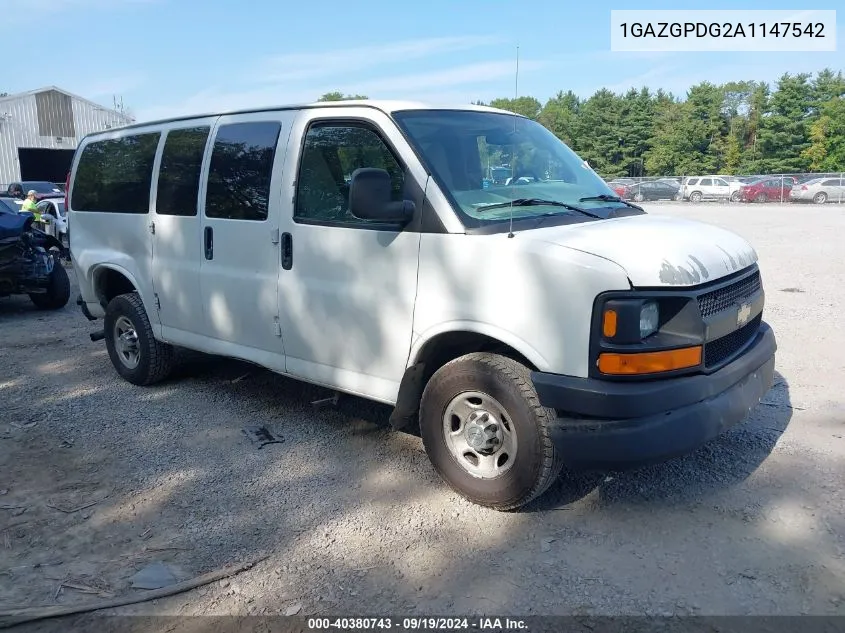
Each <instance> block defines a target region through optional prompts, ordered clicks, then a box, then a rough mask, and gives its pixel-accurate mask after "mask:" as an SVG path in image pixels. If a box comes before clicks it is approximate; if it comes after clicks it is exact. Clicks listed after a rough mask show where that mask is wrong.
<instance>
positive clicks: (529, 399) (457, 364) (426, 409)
mask: <svg viewBox="0 0 845 633" xmlns="http://www.w3.org/2000/svg"><path fill="white" fill-rule="evenodd" d="M467 392H482V393H484V394H485V395H489V396H490V397H492V398H494V399H495V400H496V401H498V403H500V404H501V405H502V407H503V408H504V410H505V414H506V416H507V417H509V424H510V425H509V426H508V424H507V423H508V420H505V426H506V427H507V428H510V429H511V430H512V431H513V432H514V433H515V435H516V439H517V447H516V451H515V452H516V457H515V458H514V459H513V463H512V465H511V466H510V468H509V469H508V470H507V471H506V472H504V473H503V474H501V475H499V476H496V477H493V478H489V479H481V478H478V477H476V476H473V475H471V474H470V473H469V472H468V471H467V470H466V469H465V468H464V466H462V465H461V464H459V462H458V459H457V458H456V457H455V456H454V455H453V453H452V451H451V450H450V448H449V446H448V445H447V441H446V431H445V428H444V417H445V414H446V411H447V407H448V406H449V403H450V402H451V401H452V399H453V398H455V397H456V396H459V395H460V394H461V393H467ZM555 417H556V415H555V412H554V411H553V410H551V409H547V408H545V407H543V406H541V405H540V402H539V399H538V397H537V392H536V391H535V389H534V385H533V383H532V382H531V378H530V373H529V370H528V369H527V368H526V367H525V366H524V365H522V364H520V363H518V362H516V361H514V360H512V359H510V358H507V357H504V356H499V355H496V354H489V353H480V352H479V353H472V354H467V355H466V356H461V357H460V358H457V359H455V360H453V361H451V362H449V363H447V364H446V365H444V366H443V367H441V368H440V369H438V370H437V371H436V372H435V373H434V375H433V376H432V377H431V380H429V381H428V384H427V385H426V388H425V390H424V392H423V396H422V402H421V403H420V416H419V419H420V434H421V436H422V440H423V445H424V446H425V450H426V453H427V454H428V457H429V459H430V460H431V463H432V464H433V465H434V468H435V470H437V472H438V474H439V475H440V476H441V477H442V478H443V480H444V481H445V482H446V483H447V484H448V485H449V486H450V487H451V488H452V489H453V490H455V492H457V493H458V494H460V495H461V496H463V497H465V498H466V499H468V500H469V501H472V502H473V503H476V504H478V505H481V506H486V507H489V508H493V509H496V510H503V511H506V510H515V509H517V508H519V507H521V506H524V505H525V504H527V503H529V502H530V501H531V500H533V499H535V498H536V497H538V496H540V495H541V494H542V493H543V492H545V491H546V489H547V488H548V487H549V485H551V484H552V482H554V481H555V479H557V477H558V476H559V475H560V471H561V468H562V467H563V462H562V460H561V457H560V452H559V451H558V450H557V448H556V446H555V443H554V441H553V439H552V429H551V426H552V424H553V423H554V421H555Z"/></svg>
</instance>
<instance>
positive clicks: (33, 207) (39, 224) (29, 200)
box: [21, 189, 47, 231]
mask: <svg viewBox="0 0 845 633" xmlns="http://www.w3.org/2000/svg"><path fill="white" fill-rule="evenodd" d="M21 211H22V212H27V213H31V214H32V215H34V216H35V222H34V224H35V226H36V228H39V229H41V230H42V231H43V230H44V229H45V228H46V226H45V225H46V222H47V218H44V217H43V216H42V215H41V212H40V211H39V210H38V205H37V203H36V202H35V190H34V189H30V190H29V191H28V192H27V194H26V200H24V202H23V205H22V206H21Z"/></svg>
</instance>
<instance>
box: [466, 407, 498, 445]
mask: <svg viewBox="0 0 845 633" xmlns="http://www.w3.org/2000/svg"><path fill="white" fill-rule="evenodd" d="M464 436H465V437H466V441H467V444H469V446H470V448H472V449H473V450H475V451H477V452H479V453H482V454H485V455H492V454H493V453H494V452H495V450H496V449H497V448H498V447H499V445H501V443H502V436H503V434H502V430H501V426H500V424H498V422H497V420H496V419H495V418H494V417H493V416H492V415H491V414H490V412H489V411H474V412H472V413H471V414H470V415H469V420H468V421H467V424H466V429H465V430H464Z"/></svg>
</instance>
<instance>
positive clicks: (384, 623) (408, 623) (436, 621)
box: [307, 617, 527, 631]
mask: <svg viewBox="0 0 845 633" xmlns="http://www.w3.org/2000/svg"><path fill="white" fill-rule="evenodd" d="M307 624H308V629H309V630H314V631H319V630H358V631H362V630H363V631H462V630H464V631H466V630H477V631H519V630H522V631H525V630H526V628H527V627H526V623H525V621H524V620H521V619H518V618H484V617H481V618H466V617H458V618H440V617H410V618H401V619H399V618H308V623H307Z"/></svg>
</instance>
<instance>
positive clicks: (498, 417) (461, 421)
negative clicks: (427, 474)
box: [443, 391, 517, 479]
mask: <svg viewBox="0 0 845 633" xmlns="http://www.w3.org/2000/svg"><path fill="white" fill-rule="evenodd" d="M443 438H444V440H445V442H446V447H447V448H448V449H449V453H450V454H451V456H452V458H453V459H454V460H455V461H456V462H457V463H458V465H460V466H461V468H463V469H464V470H465V471H466V472H467V473H469V474H470V475H472V476H473V477H478V478H479V479H492V478H494V477H499V476H500V475H502V474H504V473H505V472H507V471H508V470H509V469H510V468H511V466H513V464H514V461H515V459H516V451H517V438H516V432H515V429H514V427H513V422H512V421H511V418H510V415H509V414H508V412H507V411H506V410H505V408H504V407H503V406H502V405H501V404H500V403H499V402H498V401H497V400H496V399H495V398H493V397H491V396H489V395H487V394H486V393H482V392H478V391H470V392H465V393H461V394H458V395H457V396H455V397H454V398H453V399H452V400H451V401H450V402H449V404H448V405H446V409H445V411H444V414H443Z"/></svg>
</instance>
